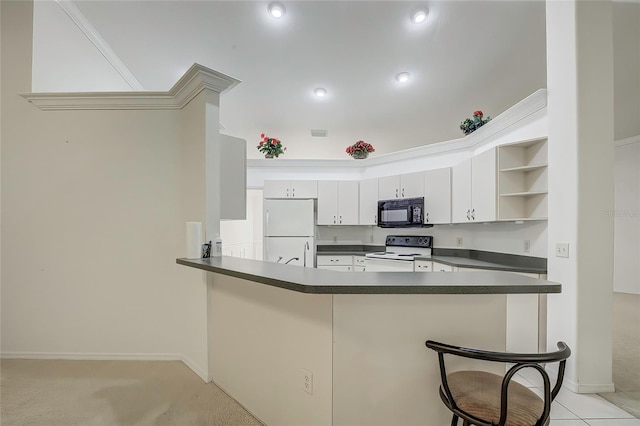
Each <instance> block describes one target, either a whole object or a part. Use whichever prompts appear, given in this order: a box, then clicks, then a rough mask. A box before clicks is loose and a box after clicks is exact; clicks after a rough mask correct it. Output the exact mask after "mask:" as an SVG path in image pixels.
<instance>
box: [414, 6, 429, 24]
mask: <svg viewBox="0 0 640 426" xmlns="http://www.w3.org/2000/svg"><path fill="white" fill-rule="evenodd" d="M428 13H429V11H428V10H427V9H418V10H416V11H414V12H413V13H412V14H411V22H413V23H414V24H421V23H423V22H424V21H426V20H427V15H428Z"/></svg>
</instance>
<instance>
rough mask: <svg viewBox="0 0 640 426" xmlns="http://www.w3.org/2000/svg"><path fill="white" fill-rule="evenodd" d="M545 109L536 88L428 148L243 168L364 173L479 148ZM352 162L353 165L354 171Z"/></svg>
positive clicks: (254, 162)
mask: <svg viewBox="0 0 640 426" xmlns="http://www.w3.org/2000/svg"><path fill="white" fill-rule="evenodd" d="M546 106H547V90H546V89H539V90H537V91H535V92H534V93H532V94H531V95H529V96H527V97H526V98H524V99H523V100H522V101H520V102H518V103H517V104H515V105H514V106H512V107H511V108H509V109H508V110H506V111H505V112H503V113H502V114H500V115H498V116H497V117H495V118H493V119H492V120H491V121H489V122H488V123H487V124H485V125H484V126H482V127H480V128H479V129H478V130H476V131H475V132H473V133H471V134H470V135H467V136H465V137H463V138H459V139H451V140H448V141H444V142H437V143H432V144H428V145H423V146H418V147H415V148H409V149H405V150H402V151H396V152H391V153H388V154H382V155H378V156H376V157H374V158H366V159H363V160H343V159H339V160H331V159H317V160H313V159H300V160H297V159H278V160H273V159H269V160H267V159H249V160H247V167H248V168H251V169H271V168H281V169H293V168H318V169H324V168H335V169H344V168H349V169H350V170H358V169H360V170H364V169H366V168H367V167H369V166H379V165H384V164H390V163H394V162H396V161H403V160H413V159H416V158H419V157H429V156H433V155H436V154H444V153H447V154H448V153H454V152H463V151H473V150H475V149H476V148H479V147H480V146H482V145H484V144H486V143H489V142H491V141H492V140H493V139H495V138H496V137H498V136H500V135H502V134H504V132H506V131H508V130H510V128H511V127H512V126H514V125H515V124H517V123H518V122H520V121H522V120H525V119H526V118H527V117H529V116H531V115H532V114H534V113H536V112H538V111H540V110H542V109H544V108H545V107H546ZM354 161H357V166H356V167H355V168H354Z"/></svg>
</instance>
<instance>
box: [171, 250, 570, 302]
mask: <svg viewBox="0 0 640 426" xmlns="http://www.w3.org/2000/svg"><path fill="white" fill-rule="evenodd" d="M176 263H178V264H180V265H185V266H189V267H192V268H197V269H202V270H205V271H209V272H216V273H219V274H223V275H229V276H233V277H237V278H242V279H246V280H250V281H254V282H258V283H262V284H266V285H270V286H274V287H280V288H284V289H288V290H293V291H298V292H301V293H315V294H523V293H528V294H536V293H560V291H561V285H560V284H558V283H555V282H551V281H546V280H538V279H535V278H529V277H525V276H522V275H517V274H512V273H509V272H502V271H486V272H484V271H483V272H447V273H434V272H416V273H406V272H350V273H345V272H337V271H330V270H325V269H315V268H305V267H302V266H295V265H283V264H280V263H274V262H263V261H260V260H250V259H240V258H236V257H228V256H222V257H217V258H209V259H182V258H181V259H176Z"/></svg>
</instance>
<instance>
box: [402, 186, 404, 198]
mask: <svg viewBox="0 0 640 426" xmlns="http://www.w3.org/2000/svg"><path fill="white" fill-rule="evenodd" d="M402 198H404V188H402Z"/></svg>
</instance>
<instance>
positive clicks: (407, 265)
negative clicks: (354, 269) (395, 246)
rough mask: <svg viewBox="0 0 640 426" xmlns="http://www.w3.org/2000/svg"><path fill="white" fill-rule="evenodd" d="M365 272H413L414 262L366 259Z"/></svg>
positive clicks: (375, 258)
mask: <svg viewBox="0 0 640 426" xmlns="http://www.w3.org/2000/svg"><path fill="white" fill-rule="evenodd" d="M364 270H365V272H413V260H396V259H381V258H379V257H365V259H364Z"/></svg>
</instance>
